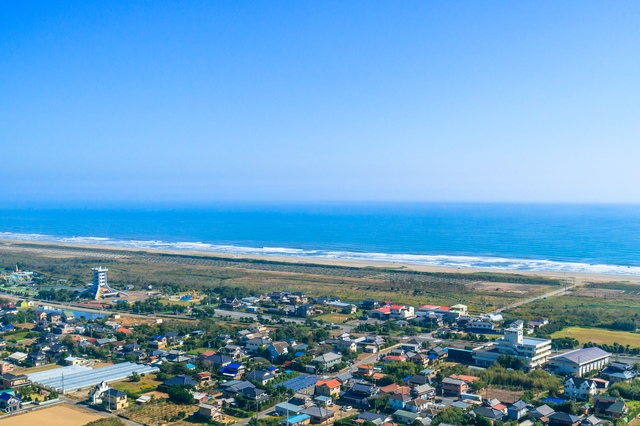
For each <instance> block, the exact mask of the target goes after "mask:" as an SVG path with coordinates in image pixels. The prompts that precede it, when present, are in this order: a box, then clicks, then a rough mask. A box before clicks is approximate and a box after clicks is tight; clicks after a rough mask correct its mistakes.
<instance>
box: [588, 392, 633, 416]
mask: <svg viewBox="0 0 640 426" xmlns="http://www.w3.org/2000/svg"><path fill="white" fill-rule="evenodd" d="M593 409H594V411H595V414H605V415H607V416H611V417H614V418H617V419H619V418H622V417H624V416H625V415H626V414H627V412H628V411H629V408H628V407H627V404H626V403H625V402H624V400H623V399H622V398H616V397H613V396H596V397H594V398H593Z"/></svg>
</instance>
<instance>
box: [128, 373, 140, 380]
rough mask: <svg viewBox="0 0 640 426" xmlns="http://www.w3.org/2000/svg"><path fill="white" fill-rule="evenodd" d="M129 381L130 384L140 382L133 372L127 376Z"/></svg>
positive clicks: (137, 375) (136, 374) (138, 376)
mask: <svg viewBox="0 0 640 426" xmlns="http://www.w3.org/2000/svg"><path fill="white" fill-rule="evenodd" d="M129 380H131V381H132V382H139V381H140V375H139V374H138V373H137V372H135V371H134V372H133V373H131V375H130V376H129Z"/></svg>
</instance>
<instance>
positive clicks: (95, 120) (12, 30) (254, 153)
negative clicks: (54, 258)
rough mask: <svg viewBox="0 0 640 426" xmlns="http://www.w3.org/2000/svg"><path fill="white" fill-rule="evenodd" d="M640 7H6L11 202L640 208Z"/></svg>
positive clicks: (4, 75)
mask: <svg viewBox="0 0 640 426" xmlns="http://www.w3.org/2000/svg"><path fill="white" fill-rule="evenodd" d="M639 22H640V2H637V1H636V2H633V1H629V2H625V1H619V2H596V1H591V2H590V1H575V2H569V1H529V2H495V1H484V2H469V1H461V2H456V1H440V2H427V1H416V2H412V1H404V0H403V1H396V2H392V1H381V2H373V1H363V2H357V1H349V2H339V1H335V2H331V1H308V2H304V1H289V2H276V1H264V2H178V1H176V2H162V1H148V2H126V4H125V2H95V3H93V4H92V2H88V1H87V2H74V3H64V4H62V3H56V2H49V3H36V2H22V1H12V2H9V1H5V2H2V4H0V148H2V149H1V151H0V153H1V154H2V163H1V164H2V167H0V182H2V192H3V195H2V201H0V204H4V205H10V204H15V205H18V204H30V203H40V202H43V203H48V202H51V203H62V204H64V203H84V202H94V203H95V202H127V203H138V202H152V203H153V202H169V203H173V202H177V203H187V202H215V201H247V200H251V201H323V200H327V201H341V200H350V201H367V200H369V201H376V200H378V201H506V202H511V201H515V202H523V201H524V202H529V201H533V202H537V201H543V202H544V201H548V202H631V203H637V202H640V173H639V172H638V162H639V159H640V78H639V76H640V54H639V52H640V25H639Z"/></svg>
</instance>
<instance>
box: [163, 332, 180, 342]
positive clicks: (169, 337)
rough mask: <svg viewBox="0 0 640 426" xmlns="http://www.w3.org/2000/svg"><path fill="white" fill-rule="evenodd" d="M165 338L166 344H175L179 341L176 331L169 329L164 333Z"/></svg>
mask: <svg viewBox="0 0 640 426" xmlns="http://www.w3.org/2000/svg"><path fill="white" fill-rule="evenodd" d="M164 337H165V339H167V345H170V346H172V345H176V344H177V343H178V342H179V341H180V334H179V333H178V332H177V331H169V332H167V333H165V334H164Z"/></svg>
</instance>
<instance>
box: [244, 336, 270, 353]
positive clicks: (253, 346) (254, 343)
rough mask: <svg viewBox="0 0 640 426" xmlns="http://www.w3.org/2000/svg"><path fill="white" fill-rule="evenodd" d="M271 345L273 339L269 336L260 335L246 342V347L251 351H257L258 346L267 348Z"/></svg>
mask: <svg viewBox="0 0 640 426" xmlns="http://www.w3.org/2000/svg"><path fill="white" fill-rule="evenodd" d="M269 345H271V340H270V339H268V338H263V337H258V338H255V339H249V340H247V341H246V342H245V346H244V347H245V349H246V350H247V351H249V352H256V351H257V350H258V348H266V347H267V346H269Z"/></svg>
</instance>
